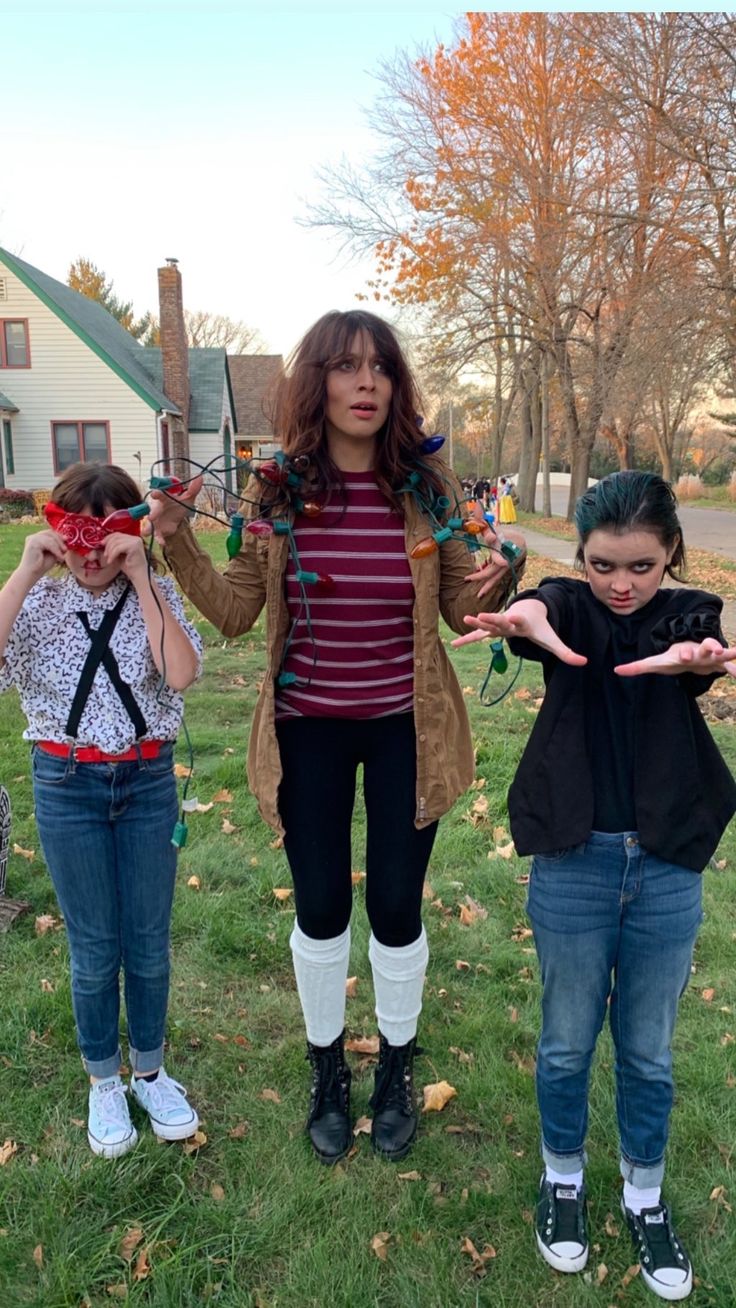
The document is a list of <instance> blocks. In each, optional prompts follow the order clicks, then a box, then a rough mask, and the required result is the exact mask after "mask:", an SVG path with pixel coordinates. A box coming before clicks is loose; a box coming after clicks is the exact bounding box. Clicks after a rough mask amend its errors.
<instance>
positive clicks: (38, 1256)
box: [33, 1244, 43, 1270]
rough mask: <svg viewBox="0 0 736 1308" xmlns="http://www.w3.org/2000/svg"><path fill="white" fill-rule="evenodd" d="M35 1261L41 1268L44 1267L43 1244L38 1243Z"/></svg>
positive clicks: (35, 1250)
mask: <svg viewBox="0 0 736 1308" xmlns="http://www.w3.org/2000/svg"><path fill="white" fill-rule="evenodd" d="M33 1261H34V1263H35V1264H36V1266H37V1267H38V1268H39V1270H40V1269H41V1268H42V1267H43V1245H42V1244H37V1245H36V1247H35V1249H34V1250H33Z"/></svg>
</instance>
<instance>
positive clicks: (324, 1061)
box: [307, 1031, 352, 1164]
mask: <svg viewBox="0 0 736 1308" xmlns="http://www.w3.org/2000/svg"><path fill="white" fill-rule="evenodd" d="M344 1036H345V1032H344V1031H343V1033H342V1035H339V1036H338V1037H337V1039H336V1040H333V1042H332V1044H331V1045H312V1044H310V1043H309V1041H307V1058H308V1059H309V1061H310V1063H311V1064H312V1092H311V1095H310V1100H309V1117H308V1118H307V1131H308V1133H309V1138H310V1140H311V1141H312V1147H313V1149H314V1152H315V1153H316V1155H317V1157H318V1158H319V1160H320V1162H321V1163H328V1164H329V1163H339V1161H340V1159H341V1158H344V1157H345V1155H346V1153H347V1152H348V1149H349V1148H350V1145H351V1143H352V1134H351V1132H352V1124H351V1121H350V1081H351V1072H350V1068H349V1067H348V1065H347V1063H346V1062H345V1045H344Z"/></svg>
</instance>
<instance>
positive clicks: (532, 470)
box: [517, 358, 542, 513]
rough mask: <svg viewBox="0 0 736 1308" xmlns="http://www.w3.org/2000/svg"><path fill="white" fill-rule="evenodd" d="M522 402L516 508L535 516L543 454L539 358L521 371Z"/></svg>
mask: <svg viewBox="0 0 736 1308" xmlns="http://www.w3.org/2000/svg"><path fill="white" fill-rule="evenodd" d="M523 381H524V389H523V393H522V399H521V451H520V456H519V484H518V487H517V490H518V492H519V508H520V509H522V510H523V511H524V513H536V494H537V473H538V472H539V459H540V455H541V452H542V422H541V411H540V395H539V361H538V358H537V359H536V360H534V361H532V362H530V364H529V365H528V366H527V368H526V369H525V371H524V379H523Z"/></svg>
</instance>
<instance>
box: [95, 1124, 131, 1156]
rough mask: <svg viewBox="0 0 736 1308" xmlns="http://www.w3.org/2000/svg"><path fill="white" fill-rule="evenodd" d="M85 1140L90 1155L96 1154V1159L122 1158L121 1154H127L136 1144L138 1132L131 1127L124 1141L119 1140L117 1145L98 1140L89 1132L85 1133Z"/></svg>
mask: <svg viewBox="0 0 736 1308" xmlns="http://www.w3.org/2000/svg"><path fill="white" fill-rule="evenodd" d="M87 1140H88V1142H89V1147H90V1149H91V1150H92V1153H93V1154H96V1155H97V1157H98V1158H122V1156H123V1154H127V1152H128V1150H129V1149H132V1148H133V1145H135V1144H137V1143H138V1132H137V1131H136V1129H135V1127H133V1130H132V1131H131V1133H130V1135H129V1136H128V1137H127V1139H126V1140H119V1141H118V1143H117V1144H112V1145H111V1144H105V1143H104V1141H102V1140H98V1139H97V1138H96V1136H94V1135H92V1134H91V1133H90V1132H89V1131H88V1132H87Z"/></svg>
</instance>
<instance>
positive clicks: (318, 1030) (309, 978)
mask: <svg viewBox="0 0 736 1308" xmlns="http://www.w3.org/2000/svg"><path fill="white" fill-rule="evenodd" d="M289 944H290V945H291V953H292V957H293V959H294V975H295V976H296V987H297V990H298V991H299V1000H300V1002H301V1006H302V1013H303V1014H304V1023H305V1026H306V1028H307V1040H309V1042H310V1044H313V1045H323V1046H324V1045H331V1044H332V1041H333V1040H336V1039H337V1037H338V1036H339V1035H340V1034H341V1033H342V1031H343V1028H344V1026H345V982H346V980H347V975H348V962H349V959H350V927H349V926H348V927H347V928H346V930H345V931H343V933H342V935H341V936H333V937H332V938H331V939H330V940H314V939H313V938H312V937H311V936H305V934H304V932H303V931H302V929H301V927H300V926H299V924H298V922H297V923H295V925H294V930H293V931H292V933H291V939H290V941H289Z"/></svg>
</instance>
